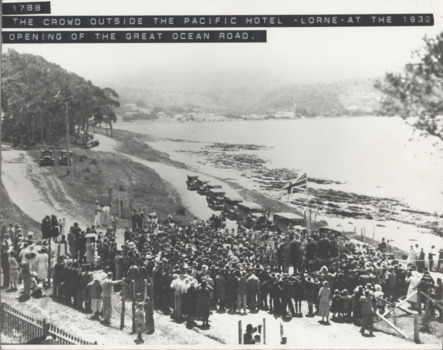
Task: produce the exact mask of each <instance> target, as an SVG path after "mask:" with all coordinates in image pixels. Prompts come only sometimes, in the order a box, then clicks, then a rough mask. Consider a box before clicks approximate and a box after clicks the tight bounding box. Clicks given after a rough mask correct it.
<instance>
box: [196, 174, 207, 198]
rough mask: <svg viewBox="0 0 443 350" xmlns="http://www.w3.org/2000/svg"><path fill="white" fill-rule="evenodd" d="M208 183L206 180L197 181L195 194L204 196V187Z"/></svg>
mask: <svg viewBox="0 0 443 350" xmlns="http://www.w3.org/2000/svg"><path fill="white" fill-rule="evenodd" d="M208 183H209V180H206V179H200V178H198V179H197V185H196V187H197V193H198V194H202V195H203V194H206V185H207V184H208Z"/></svg>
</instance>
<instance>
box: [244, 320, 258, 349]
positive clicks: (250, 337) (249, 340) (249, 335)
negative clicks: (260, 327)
mask: <svg viewBox="0 0 443 350" xmlns="http://www.w3.org/2000/svg"><path fill="white" fill-rule="evenodd" d="M256 331H257V329H256V328H254V327H252V324H250V323H249V324H248V325H247V326H246V332H245V334H243V344H245V345H252V344H255V338H254V332H256Z"/></svg>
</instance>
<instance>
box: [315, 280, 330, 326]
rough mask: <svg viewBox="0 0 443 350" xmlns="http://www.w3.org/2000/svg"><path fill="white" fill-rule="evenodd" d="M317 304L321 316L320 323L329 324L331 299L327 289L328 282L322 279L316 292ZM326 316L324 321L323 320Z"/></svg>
mask: <svg viewBox="0 0 443 350" xmlns="http://www.w3.org/2000/svg"><path fill="white" fill-rule="evenodd" d="M318 299H319V306H318V314H319V316H321V323H323V324H329V302H330V299H331V290H330V289H329V282H328V281H323V286H322V287H321V288H320V291H319V292H318ZM325 318H326V322H325Z"/></svg>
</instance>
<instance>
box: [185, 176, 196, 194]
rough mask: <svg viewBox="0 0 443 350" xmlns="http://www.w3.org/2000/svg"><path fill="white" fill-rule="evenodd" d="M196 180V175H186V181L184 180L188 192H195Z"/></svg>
mask: <svg viewBox="0 0 443 350" xmlns="http://www.w3.org/2000/svg"><path fill="white" fill-rule="evenodd" d="M197 180H198V176H196V175H188V179H187V180H186V186H187V187H188V190H190V191H197Z"/></svg>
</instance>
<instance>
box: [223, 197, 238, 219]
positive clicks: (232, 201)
mask: <svg viewBox="0 0 443 350" xmlns="http://www.w3.org/2000/svg"><path fill="white" fill-rule="evenodd" d="M241 202H243V199H242V198H240V197H235V196H225V197H224V203H223V211H224V213H225V215H226V217H227V218H228V219H231V220H237V216H238V208H237V206H238V204H239V203H241Z"/></svg>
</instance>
